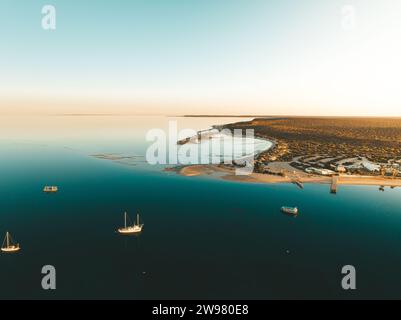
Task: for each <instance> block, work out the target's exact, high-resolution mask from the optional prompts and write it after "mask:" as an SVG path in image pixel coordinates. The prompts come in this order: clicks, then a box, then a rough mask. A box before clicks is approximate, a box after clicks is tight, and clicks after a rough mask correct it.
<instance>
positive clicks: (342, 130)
mask: <svg viewBox="0 0 401 320" xmlns="http://www.w3.org/2000/svg"><path fill="white" fill-rule="evenodd" d="M224 127H225V128H229V129H234V128H242V129H245V128H252V129H254V130H255V135H256V136H259V137H263V138H267V139H271V140H273V141H276V143H277V145H276V148H274V149H272V150H269V151H267V152H264V153H263V154H261V155H260V156H259V158H258V159H257V164H264V163H266V162H269V161H286V162H291V161H293V160H294V158H296V157H297V158H301V157H306V156H314V155H320V156H324V157H327V158H329V157H333V158H334V157H337V158H351V157H366V158H367V159H369V160H371V161H372V162H375V163H386V162H388V161H392V160H400V159H401V118H301V117H300V118H259V119H254V120H252V121H248V122H238V123H234V124H229V125H226V126H224Z"/></svg>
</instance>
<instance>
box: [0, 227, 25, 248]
mask: <svg viewBox="0 0 401 320" xmlns="http://www.w3.org/2000/svg"><path fill="white" fill-rule="evenodd" d="M20 249H21V248H20V246H19V243H15V242H14V240H13V239H12V237H11V235H10V233H9V232H8V231H7V233H6V237H5V238H4V241H3V244H2V246H1V251H3V252H6V253H12V252H17V251H19V250H20Z"/></svg>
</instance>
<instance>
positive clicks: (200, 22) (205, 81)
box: [0, 0, 401, 116]
mask: <svg viewBox="0 0 401 320" xmlns="http://www.w3.org/2000/svg"><path fill="white" fill-rule="evenodd" d="M45 4H51V5H54V6H55V8H56V10H57V16H56V19H57V20H56V22H57V25H56V27H57V28H56V30H55V31H45V30H43V29H42V26H41V19H42V14H41V10H42V6H43V5H45ZM344 6H352V7H351V8H352V10H353V12H354V20H353V21H354V23H350V21H352V20H349V19H350V18H349V17H350V16H351V14H352V12H351V11H352V10H351V11H350V9H349V8H350V7H344ZM400 57H401V1H400V0H302V1H300V0H271V1H269V0H197V1H196V0H126V1H124V0H113V1H112V0H104V1H103V0H102V1H100V0H48V1H45V2H44V1H38V0H29V1H26V0H0V112H52V113H58V112H62V113H65V112H72V113H75V112H89V113H96V112H109V113H118V112H129V113H167V114H182V113H185V114H191V113H195V114H200V113H202V114H210V113H213V114H241V113H242V114H294V115H361V116H369V115H382V116H401V79H400V77H401V58H400Z"/></svg>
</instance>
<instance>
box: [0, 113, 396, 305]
mask: <svg viewBox="0 0 401 320" xmlns="http://www.w3.org/2000/svg"><path fill="white" fill-rule="evenodd" d="M168 120H169V118H165V117H106V116H103V117H77V116H76V117H31V118H24V119H21V118H17V117H8V118H7V117H2V118H1V119H0V199H1V201H0V234H1V235H2V236H4V234H5V232H6V231H7V230H8V231H10V232H11V234H12V236H13V237H14V238H15V240H16V241H18V242H19V243H20V244H21V246H22V250H21V251H20V252H19V253H18V254H13V255H9V254H8V255H7V254H0V274H1V277H0V281H1V283H0V288H1V290H0V298H2V299H10V298H33V299H61V298H67V299H89V298H91V299H96V298H98V299H106V298H108V299H117V298H122V299H152V298H162V299H163V298H166V299H173V298H185V299H191V298H200V299H203V298H208V299H218V298H221V299H251V298H252V299H279V298H302V299H308V298H320V299H332V298H339V299H356V298H379V299H380V298H401V189H397V188H395V189H390V188H386V189H385V191H384V192H380V191H379V190H378V187H371V186H361V187H355V186H340V189H339V192H338V194H337V195H332V194H330V193H329V186H327V185H306V186H305V189H303V190H301V189H298V188H297V187H295V186H294V185H290V184H277V185H266V184H250V183H239V182H230V181H224V180H219V179H215V178H213V177H182V176H179V175H176V174H175V173H173V172H164V171H163V170H162V167H161V166H150V165H148V164H147V163H146V161H145V160H144V157H143V156H144V154H145V152H146V149H147V147H148V146H149V144H150V142H147V141H146V139H145V136H146V132H147V130H149V129H150V128H166V124H167V122H168ZM174 120H178V123H179V127H180V128H193V129H203V128H207V127H208V126H210V125H211V124H218V123H226V122H233V121H238V120H233V119H224V118H217V119H213V118H195V119H194V118H180V119H174ZM99 155H101V156H99ZM111 156H113V157H111ZM47 184H49V185H58V186H59V188H60V192H59V193H57V194H53V195H48V194H44V193H43V192H42V188H43V186H44V185H47ZM282 205H296V206H298V207H299V209H300V215H299V216H298V217H297V218H294V217H290V216H286V215H284V214H282V213H281V212H280V207H281V206H282ZM124 211H128V213H129V214H130V216H131V217H132V218H134V217H135V214H136V212H140V214H141V218H142V219H143V222H144V224H145V226H144V229H143V232H142V234H141V235H140V236H128V237H127V236H121V235H119V234H117V233H116V229H117V228H118V227H120V226H121V225H122V224H123V212H124ZM44 265H53V266H54V267H55V268H56V274H57V289H56V290H49V291H45V290H43V289H42V287H41V280H42V277H43V275H42V274H41V268H42V266H44ZM344 265H353V266H354V267H355V268H356V286H357V289H356V290H353V291H352V290H348V291H345V290H343V289H342V287H341V279H342V277H343V275H342V274H341V268H342V266H344Z"/></svg>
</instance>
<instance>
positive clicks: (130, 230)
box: [118, 212, 143, 234]
mask: <svg viewBox="0 0 401 320" xmlns="http://www.w3.org/2000/svg"><path fill="white" fill-rule="evenodd" d="M127 219H129V217H128V214H127V213H126V212H124V228H119V229H118V232H119V233H121V234H136V233H140V232H141V231H142V227H143V224H141V223H139V214H137V215H136V223H135V222H134V224H133V225H130V226H128V225H127Z"/></svg>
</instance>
